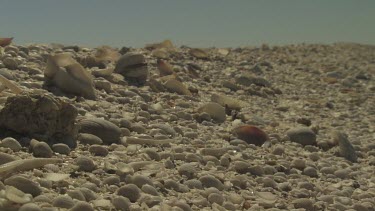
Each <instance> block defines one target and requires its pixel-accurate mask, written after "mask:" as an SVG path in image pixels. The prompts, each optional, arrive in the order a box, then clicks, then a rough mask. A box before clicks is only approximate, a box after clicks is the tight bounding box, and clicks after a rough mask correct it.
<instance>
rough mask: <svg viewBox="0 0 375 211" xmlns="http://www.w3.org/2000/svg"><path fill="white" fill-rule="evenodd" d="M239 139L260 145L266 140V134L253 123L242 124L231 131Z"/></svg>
mask: <svg viewBox="0 0 375 211" xmlns="http://www.w3.org/2000/svg"><path fill="white" fill-rule="evenodd" d="M232 132H233V133H234V134H235V135H236V136H237V137H238V138H239V139H241V140H244V141H246V143H248V144H254V145H256V146H262V145H263V144H264V142H266V141H267V140H268V135H267V134H266V133H265V132H264V131H263V130H261V129H259V128H257V127H255V126H253V125H242V126H239V127H236V128H234V129H233V131H232Z"/></svg>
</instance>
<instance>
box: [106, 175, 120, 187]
mask: <svg viewBox="0 0 375 211" xmlns="http://www.w3.org/2000/svg"><path fill="white" fill-rule="evenodd" d="M103 184H105V185H118V184H120V178H119V177H118V176H109V177H106V178H104V179H103Z"/></svg>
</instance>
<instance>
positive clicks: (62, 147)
mask: <svg viewBox="0 0 375 211" xmlns="http://www.w3.org/2000/svg"><path fill="white" fill-rule="evenodd" d="M52 150H53V151H54V152H56V153H59V154H62V155H69V153H70V148H69V146H68V145H66V144H62V143H58V144H54V145H52Z"/></svg>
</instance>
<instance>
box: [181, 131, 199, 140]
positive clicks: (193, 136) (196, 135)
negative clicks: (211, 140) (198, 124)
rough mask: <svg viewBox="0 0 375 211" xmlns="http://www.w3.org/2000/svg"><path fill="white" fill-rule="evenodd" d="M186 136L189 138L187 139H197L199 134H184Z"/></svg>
mask: <svg viewBox="0 0 375 211" xmlns="http://www.w3.org/2000/svg"><path fill="white" fill-rule="evenodd" d="M184 136H185V137H187V138H191V139H195V138H198V133H196V132H186V133H185V134H184Z"/></svg>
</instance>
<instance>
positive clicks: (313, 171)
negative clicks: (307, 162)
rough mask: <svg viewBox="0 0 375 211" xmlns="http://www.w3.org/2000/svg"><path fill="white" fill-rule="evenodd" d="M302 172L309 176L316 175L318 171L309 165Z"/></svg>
mask: <svg viewBox="0 0 375 211" xmlns="http://www.w3.org/2000/svg"><path fill="white" fill-rule="evenodd" d="M303 174H304V175H307V176H309V177H318V171H317V170H316V169H315V168H313V167H310V166H308V167H306V168H305V169H303Z"/></svg>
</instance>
